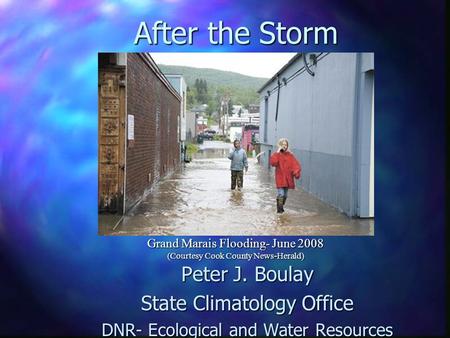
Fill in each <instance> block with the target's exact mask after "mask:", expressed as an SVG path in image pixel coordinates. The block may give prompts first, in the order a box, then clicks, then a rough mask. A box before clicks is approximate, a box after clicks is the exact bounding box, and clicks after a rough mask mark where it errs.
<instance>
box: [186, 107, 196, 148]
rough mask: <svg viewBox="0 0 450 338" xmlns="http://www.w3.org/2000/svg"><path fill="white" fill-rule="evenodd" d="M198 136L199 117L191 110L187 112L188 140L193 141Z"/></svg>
mask: <svg viewBox="0 0 450 338" xmlns="http://www.w3.org/2000/svg"><path fill="white" fill-rule="evenodd" d="M196 136H197V119H196V117H195V113H194V112H193V111H191V110H188V111H187V112H186V141H189V142H190V141H192V140H193V139H194V138H195V137H196Z"/></svg>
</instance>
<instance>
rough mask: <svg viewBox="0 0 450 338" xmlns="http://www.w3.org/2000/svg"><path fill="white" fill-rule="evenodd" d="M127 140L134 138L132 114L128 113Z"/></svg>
mask: <svg viewBox="0 0 450 338" xmlns="http://www.w3.org/2000/svg"><path fill="white" fill-rule="evenodd" d="M128 140H134V115H128Z"/></svg>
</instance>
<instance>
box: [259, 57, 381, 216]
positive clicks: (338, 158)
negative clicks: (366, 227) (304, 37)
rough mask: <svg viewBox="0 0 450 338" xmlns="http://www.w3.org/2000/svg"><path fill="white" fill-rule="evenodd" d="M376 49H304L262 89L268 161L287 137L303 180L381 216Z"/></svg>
mask: <svg viewBox="0 0 450 338" xmlns="http://www.w3.org/2000/svg"><path fill="white" fill-rule="evenodd" d="M374 69H375V68H374V55H373V53H315V54H306V55H303V54H297V55H296V56H295V57H294V58H292V59H291V60H290V61H289V63H288V64H286V65H285V66H284V67H283V68H282V69H280V70H279V71H278V72H277V73H276V74H275V75H274V76H273V77H272V78H271V79H270V80H269V81H268V82H267V83H265V84H264V85H263V87H262V88H261V89H260V90H259V94H260V107H261V120H260V142H261V151H265V153H264V155H263V156H262V157H261V162H262V164H263V165H264V166H266V167H269V164H268V161H269V156H270V155H271V154H272V153H273V152H274V151H276V150H277V147H276V143H277V140H278V139H279V138H281V137H286V138H288V139H289V141H290V149H291V151H293V152H294V154H295V155H296V156H297V157H298V158H299V159H300V161H301V163H302V168H303V170H302V180H301V186H302V187H303V189H305V190H307V191H309V192H310V193H312V194H314V195H315V196H317V197H319V198H320V199H321V200H323V201H325V202H327V203H329V204H331V205H333V206H335V207H336V208H338V209H340V210H341V211H343V212H345V213H346V214H347V215H349V216H360V217H373V216H374Z"/></svg>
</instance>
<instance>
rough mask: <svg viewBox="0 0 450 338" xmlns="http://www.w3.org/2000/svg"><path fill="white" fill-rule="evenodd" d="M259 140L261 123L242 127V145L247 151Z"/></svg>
mask: <svg viewBox="0 0 450 338" xmlns="http://www.w3.org/2000/svg"><path fill="white" fill-rule="evenodd" d="M258 141H259V125H255V124H248V125H246V126H243V127H242V141H241V146H242V148H243V149H244V150H245V151H252V150H253V149H254V148H255V144H256V142H258Z"/></svg>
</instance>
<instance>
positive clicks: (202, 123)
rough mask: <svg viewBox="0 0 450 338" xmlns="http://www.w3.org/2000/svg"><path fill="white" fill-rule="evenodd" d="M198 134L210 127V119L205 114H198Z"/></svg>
mask: <svg viewBox="0 0 450 338" xmlns="http://www.w3.org/2000/svg"><path fill="white" fill-rule="evenodd" d="M196 126H197V129H196V130H197V135H198V134H200V133H203V132H204V131H205V129H207V128H208V119H207V118H206V117H204V116H201V115H200V116H198V117H197V124H196Z"/></svg>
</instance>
